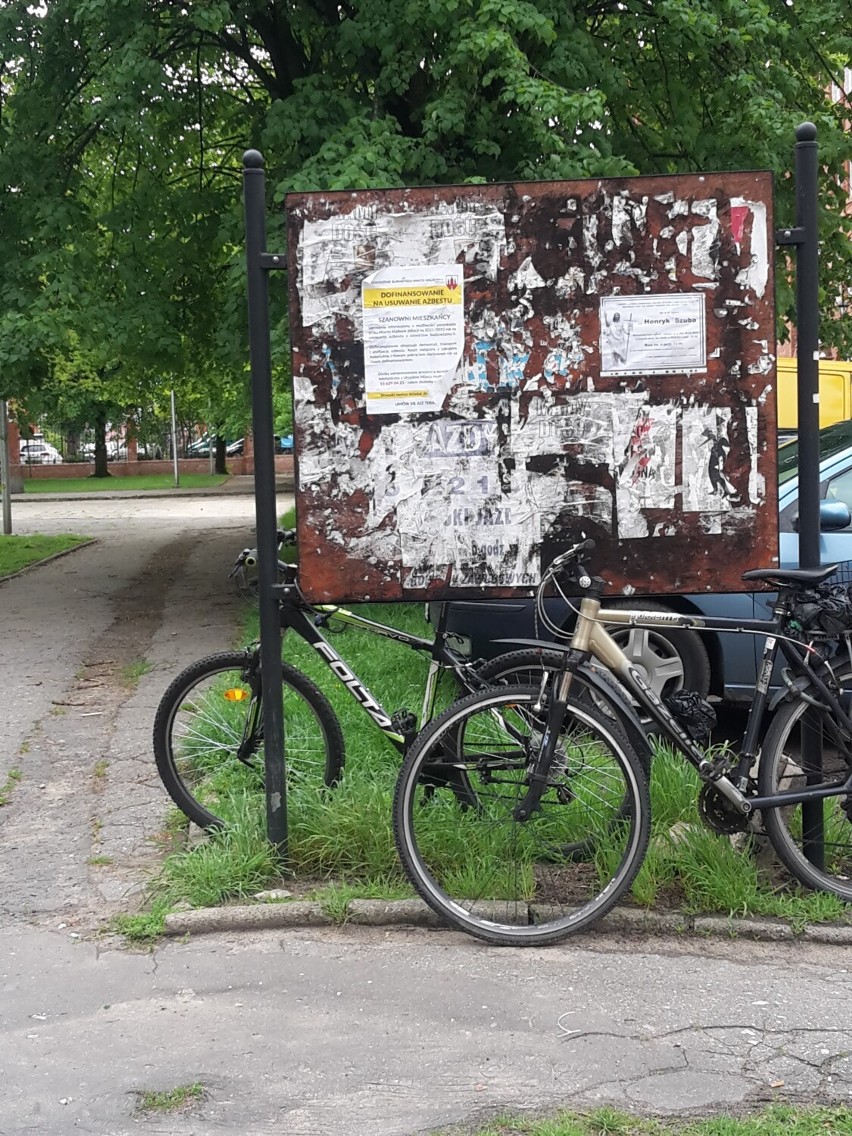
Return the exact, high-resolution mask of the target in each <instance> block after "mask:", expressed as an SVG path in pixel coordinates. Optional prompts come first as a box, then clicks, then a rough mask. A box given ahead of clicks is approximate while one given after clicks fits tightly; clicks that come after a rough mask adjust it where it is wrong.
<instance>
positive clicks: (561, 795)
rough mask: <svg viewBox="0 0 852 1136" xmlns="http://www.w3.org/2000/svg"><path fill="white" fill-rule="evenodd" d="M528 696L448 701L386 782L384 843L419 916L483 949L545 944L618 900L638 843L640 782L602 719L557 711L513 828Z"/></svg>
mask: <svg viewBox="0 0 852 1136" xmlns="http://www.w3.org/2000/svg"><path fill="white" fill-rule="evenodd" d="M538 697H539V690H538V687H537V686H513V687H502V688H495V689H492V690H486V691H481V692H478V693H476V694H472V695H469V696H468V697H467V698H463V699H461V700H460V701H459V702H457V703H456V704H455V705H454V706H452V707H451V708H450V709H449V710H448V711H446V713H444V714H442V715H441V717H440V718H436V719H435V721H434V722H432V723H431V724H430V725H429V726H428V727H427V728H426V729H425V730H424V731H423V733H422V734H421V735H420V737H419V738H418V740H417V741H416V742H415V744H414V746H413V747H412V749H411V751H410V752H409V754H408V756H407V758H406V760H405V763H404V764H403V767H402V770H401V772H400V776H399V780H398V782H397V787H396V793H395V796H394V813H393V818H394V837H395V840H396V844H397V849H398V852H399V855H400V859H401V861H402V865H403V868H404V870H405V872H406V874H407V876H408V878H409V879H410V880H411V882H412V884H413V885H414V887H415V888H416V889H417V891H418V892H419V894H420V895H421V896H422V897H423V899H424V900H425V901H426V903H428V904H429V906H430V907H431V908H432V909H433V910H434V911H436V912H437V913H438V914H439V915H441V916H442V917H443V918H445V919H446V920H447V921H448V922H449V923H451V924H453V925H454V926H455V927H457V928H459V929H461V930H463V931H466V932H468V933H470V934H472V935H476V936H478V937H479V938H482V939H485V940H486V941H487V942H490V943H500V944H510V945H516V946H534V945H540V944H545V943H553V942H556V941H558V940H559V939H562V938H564V937H565V936H567V935H569V934H571V933H573V932H575V931H579V930H581V929H583V928H584V927H588V926H589V925H590V924H592V923H593V922H595V920H597V919H599V918H600V917H601V916H602V915H604V914H605V913H606V912H607V911H608V910H609V909H610V908H611V907H612V906H613V904H615V903H616V902H617V901H618V899H619V898H620V896H621V895H623V894H624V892H625V891H626V890H627V888H629V887H630V884H631V883H632V881H633V878H634V877H635V875H636V872H637V871H638V870H639V867H640V865H641V863H642V859H643V857H644V854H645V849H646V847H647V843H648V832H649V823H650V800H649V797H648V788H647V784H646V781H645V776H644V774H643V771H642V767H641V765H640V763H639V760H638V758H637V757H636V755H635V753H634V752H633V750H632V748H631V746H630V743H629V742H628V741H627V738H626V736H625V735H624V733H623V732H622V731H621V729H620V727H619V725H618V723H617V722H616V721H614V720H613V719H610V718H607V717H605V716H602V715H597V714H596V713H595V712H594V710H593V708H590V707H587V706H583V705H581V704H580V703H579V702H577V701H576V700H574V699H571V700H570V701H569V704H568V706H567V708H566V712H565V717H564V720H563V723H562V728H561V731H560V737H559V741H558V744H557V748H556V755H555V758H554V763H553V767H552V769H551V772H550V776H549V779H548V786H547V788H546V790H545V792H544V794H543V796H542V799H541V804H540V807H539V808H538V809H537V811H536V812H534V813H533V814H532V816H531V817H530V818H529V819H528V820H526V821H523V822H522V821H519V820H517V819H516V818H515V816H514V811H515V809H516V807H517V806H518V805H519V804H520V803H521V801H522V800H523V799H524V796H525V794H526V791H527V786H528V766H529V764H530V761H531V760H532V759H533V757H534V755H535V753H536V751H537V747H538V745H540V742H541V737H542V732H543V730H544V726H545V715H546V711H537V710H536V709H535V707H536V705H537V702H538Z"/></svg>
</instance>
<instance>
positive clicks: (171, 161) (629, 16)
mask: <svg viewBox="0 0 852 1136" xmlns="http://www.w3.org/2000/svg"><path fill="white" fill-rule="evenodd" d="M848 4H849V0H820V3H819V4H814V3H812V2H811V0H558V2H557V0H353V2H345V0H344V2H342V3H341V2H340V0H337V2H335V3H327V2H326V0H300V2H299V3H292V2H291V0H183V2H182V3H180V4H178V3H175V2H174V0H44V2H43V3H42V4H41V5H33V4H32V3H31V2H30V0H5V2H4V3H2V4H0V41H2V43H3V44H4V47H5V51H4V53H3V58H5V59H6V60H7V63H6V64H5V66H4V69H3V72H2V77H1V78H2V88H0V93H1V94H2V107H0V169H2V175H3V185H4V187H6V188H5V189H4V192H3V195H2V199H0V257H2V264H0V273H2V275H0V394H2V393H3V388H4V386H5V388H6V391H7V393H15V392H17V393H18V394H23V393H25V392H26V391H29V390H32V389H33V388H34V387H36V386H37V385H38V383H39V382H43V381H44V380H45V378H46V376H48V375H49V374H50V372H51V370H52V369H54V368H55V366H56V360H58V359H62V358H65V359H67V358H68V357H69V354H70V353H71V352H72V345H73V351H76V352H78V353H81V354H83V355H84V356H85V357H86V359H87V368H86V370H87V373H90V374H98V373H107V372H108V373H109V374H110V375H111V376H112V379H111V383H110V391H109V398H110V399H112V398H113V397H114V396H115V395H116V394H117V395H118V397H119V398H120V400H121V401H122V402H123V403H124V404H125V405H129V406H135V405H141V404H143V403H144V402H145V398H143V397H142V396H143V394H146V395H149V394H150V392H151V391H153V390H156V389H162V390H167V389H170V388H171V387H175V388H176V389H177V390H178V395H179V399H185V400H186V401H189V402H192V403H193V405H197V406H198V407H199V412H201V411H204V414H205V417H204V419H203V420H208V419H209V420H210V421H211V422H212V423H213V427H214V429H220V428H221V429H222V430H223V432H225V433H230V432H232V431H234V430H235V428H236V427H237V422H238V421H239V420H241V421H242V424H243V426H244V425H245V423H247V421H248V415H249V411H248V407H249V402H248V383H247V376H246V367H245V364H246V328H245V299H244V264H243V253H242V247H243V245H242V241H243V228H242V205H241V195H240V180H239V177H240V158H241V154H242V152H243V150H245V149H246V148H248V147H250V146H253V147H257V148H259V149H261V150H262V151H263V153H264V154H265V156H266V159H267V169H268V186H269V193H270V205H271V206H272V207H273V209H272V212H271V213H270V225H269V238H268V239H269V246H270V247H283V243H284V233H283V226H282V223H281V222H282V216H281V212H282V211H281V209H280V208H279V206H280V205H281V203H282V201H283V196H284V194H285V193H286V192H287V191H288V190H291V189H300V190H319V189H335V188H361V187H367V186H400V185H415V184H429V183H436V182H437V183H458V182H473V181H491V180H531V179H552V178H556V179H563V178H565V179H571V178H578V177H598V176H606V177H618V176H622V175H626V176H629V175H633V174H640V173H641V174H648V173H659V174H666V173H673V172H690V171H705V170H726V169H750V168H769V169H772V170H774V171H775V173H776V175H777V181H776V188H777V214H776V223H777V224H779V225H782V224H791V223H792V221H793V218H794V192H793V185H792V179H791V167H792V155H793V140H794V134H793V132H794V128H795V126H796V125H797V124H798V123H799V122H800V121H802V120H804V119H811V120H813V121H814V122H815V123H816V124H817V127H818V129H819V142H820V154H821V159H822V164H823V180H822V222H823V228H822V232H823V240H824V246H823V256H822V267H823V290H824V295H823V301H824V302H823V313H824V317H825V318H824V320H823V325H822V335H823V339H824V340H825V341H826V342H828V343H834V344H836V345H837V346H838V347H839V348H840V350H841V351H842V352H844V353H846V354H852V317H850V314H849V310H848V309H846V310H845V311H842V310H838V308H837V306H836V305H837V297H838V296H844V295H845V296H846V297H848V296H849V294H850V293H849V289H850V286H852V251H850V250H851V249H852V246H850V241H849V235H850V224H852V220H850V218H849V216H848V215H847V216H845V217H844V208H845V205H846V189H845V188H844V187H843V185H842V180H843V176H844V173H845V167H844V163H846V162H848V161H849V159H850V157H852V144H850V135H849V133H848V132H847V131H845V130H844V114H845V115H846V118H847V119H848V118H849V117H852V110H850V108H849V105H848V101H847V103H846V105H845V107H844V106H843V105H842V104H838V103H834V104H833V103H832V102H831V100H830V97H829V95H828V91H829V88H830V84H831V83H832V81H834V82H835V83H839V84H840V85H842V81H843V68H844V65H846V66H848V65H849V62H850V60H852V33H851V32H850V28H852V24H850V20H849V18H848V17H849V7H848ZM779 265H780V266H782V267H783V265H784V261H783V260H779ZM779 279H780V280H781V286H780V288H779V299H780V301H781V305H780V306H781V308H782V314H783V313H789V310H790V304H791V295H792V294H791V292H790V289H789V286H788V285H787V284H786V283H785V282H784V280H783V275H782V274H781V273H779ZM284 296H285V289H284V287H283V281H282V279H281V277H280V276H277V275H276V276H275V277H273V287H272V297H273V302H274V305H275V306H274V314H275V327H274V354H275V357H276V359H278V360H281V361H282V362H281V368H282V378H286V358H287V354H288V351H287V330H286V326H287V325H286V312H285V306H284ZM838 316H839V317H840V318H837V317H838ZM242 432H243V427H240V428H239V429H236V430H235V436H238V435H239V434H240V433H242Z"/></svg>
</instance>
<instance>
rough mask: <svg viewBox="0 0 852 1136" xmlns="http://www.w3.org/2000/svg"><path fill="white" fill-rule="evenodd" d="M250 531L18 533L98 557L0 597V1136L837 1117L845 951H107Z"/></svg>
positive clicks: (242, 944) (95, 515)
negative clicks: (15, 773) (197, 662)
mask: <svg viewBox="0 0 852 1136" xmlns="http://www.w3.org/2000/svg"><path fill="white" fill-rule="evenodd" d="M28 510H29V512H28ZM253 510H254V502H253V499H252V498H251V497H243V498H238V497H221V498H220V497H216V498H210V497H204V498H175V499H168V500H167V501H165V502H164V501H162V500H156V501H155V500H151V501H141V502H135V501H112V502H110V501H94V500H91V501H85V502H83V503H79V504H78V503H77V502H41V501H34V502H26V503H24V504H22V505H21V506H20V507H18V506H16V509H15V526H16V531H19V532H22V531H39V530H40V531H68V530H72V531H77V532H91V533H92V534H93V535H95V536H97V538H98V542H97V543H96V544H94V545H92V546H90V547H89V548H87V549H83V550H81V551H79V552H76V553H75V554H73V555H72V556H70V557H66V558H63V559H61V560H57V561H55V562H53V563H52V564H50V565H47V566H44V567H42V568H39V569H38V570H37V571H35V572H31V573H28V574H26V575H25V576H22V577H20V578H19V579H17V580H14V581H10V582H8V583H6V584H4V585H0V616H2V628H3V631H2V640H0V658H2V661H3V676H4V695H5V697H4V699H3V700H2V702H0V782H1V781H2V779H3V778H4V777H5V776H6V774H7V773H8V771H9V770H10V769H12V768H15V769H20V771H21V773H22V779H21V781H20V782H19V783H17V785H16V786H15V788H14V790H13V792H12V795H11V801H10V804H9V805H7V806H6V807H5V808H3V809H0V871H1V872H2V879H3V887H2V892H0V911H2V923H0V1023H2V1031H0V1068H2V1070H3V1077H2V1079H0V1133H16V1134H17V1133H24V1132H29V1131H34V1132H39V1133H51V1134H52V1133H56V1134H63V1136H64V1134H66V1133H70V1132H81V1133H88V1134H91V1136H95V1134H97V1136H124V1134H125V1133H130V1132H134V1133H140V1132H141V1133H146V1132H150V1133H158V1134H159V1133H169V1134H170V1136H190V1134H198V1136H202V1134H209V1133H240V1134H241V1136H255V1134H256V1136H261V1134H268V1133H273V1132H275V1133H276V1134H278V1133H281V1134H287V1136H289V1134H294V1136H295V1134H299V1136H301V1134H308V1133H310V1134H311V1136H315V1134H328V1136H337V1134H340V1136H344V1134H345V1136H368V1134H369V1136H375V1134H382V1136H397V1134H398V1136H411V1134H413V1133H420V1132H430V1131H434V1130H435V1129H438V1128H441V1127H444V1126H453V1125H460V1124H465V1125H467V1124H470V1123H472V1122H474V1121H476V1120H477V1119H478V1118H484V1117H486V1116H487V1115H490V1114H493V1113H494V1112H498V1111H502V1110H507V1109H508V1110H518V1111H522V1110H530V1109H546V1108H555V1107H562V1106H568V1107H572V1106H573V1107H577V1108H585V1107H591V1106H596V1105H600V1104H603V1103H606V1104H612V1105H616V1106H619V1107H622V1108H626V1109H632V1110H636V1111H641V1112H653V1113H661V1114H672V1113H680V1112H696V1113H707V1112H715V1111H721V1112H726V1113H730V1112H732V1111H739V1110H742V1109H746V1108H751V1107H754V1106H756V1105H757V1104H759V1103H761V1102H765V1101H768V1100H787V1101H789V1100H793V1101H808V1102H820V1103H828V1102H834V1101H846V1100H848V1099H849V1098H850V1096H852V970H850V957H849V954H848V950H847V949H845V948H842V947H833V946H816V945H805V944H798V943H779V944H760V943H753V942H746V941H735V940H726V941H722V940H716V939H706V940H702V939H695V938H691V939H687V938H684V939H678V940H675V939H662V938H660V939H654V938H639V937H633V938H623V939H619V938H616V937H614V936H612V935H608V934H607V933H606V932H605V931H604V930H599V931H597V932H595V933H590V934H588V935H586V936H584V937H583V938H577V939H574V940H570V941H569V942H567V943H565V944H563V945H562V946H560V947H557V948H551V949H548V950H541V949H533V950H525V951H513V950H506V949H497V948H492V947H488V946H486V945H484V944H481V943H478V942H474V941H473V940H470V939H467V938H465V937H462V936H460V935H457V934H455V933H453V932H449V931H446V932H445V931H425V930H424V931H414V930H411V931H408V930H404V929H399V928H393V929H389V930H386V931H385V930H380V929H375V928H374V929H368V928H363V929H360V928H359V929H355V928H341V929H317V928H311V929H305V930H302V931H288V932H283V933H282V932H280V931H268V932H263V933H250V934H247V933H243V934H239V935H236V934H219V935H208V936H199V937H197V938H195V939H191V940H189V941H186V942H168V943H165V944H163V945H161V946H159V947H158V948H157V949H156V950H155V951H154V952H152V953H145V952H141V951H135V950H130V949H128V948H127V947H125V946H124V945H123V944H122V943H121V942H120V941H119V940H117V939H116V938H114V937H112V936H110V935H109V934H104V933H103V930H102V923H103V919H104V917H105V916H106V915H108V914H109V913H111V912H112V911H114V910H119V909H127V908H128V907H129V906H131V905H132V904H133V903H134V902H135V901H136V899H137V896H138V891H139V888H140V886H141V884H142V883H143V882H144V880H145V879H146V878H147V876H148V874H149V873H150V870H151V868H152V866H153V865H154V864H155V863H156V859H157V856H158V854H159V853H158V848H157V845H156V843H155V840H156V834H157V832H158V831H159V829H160V828H161V827H162V821H163V817H164V814H165V811H166V810H167V808H168V801H167V799H166V798H165V795H164V793H163V791H162V789H161V787H160V786H159V783H158V781H157V778H156V774H155V772H154V770H153V765H152V761H151V755H150V730H151V724H152V720H153V713H154V708H155V706H156V702H157V699H158V698H159V695H160V694H161V693H162V690H163V689H164V688H165V686H166V685H167V683H168V682H169V681H170V679H171V677H172V676H173V675H174V673H176V671H177V670H179V669H180V668H181V667H183V666H184V665H186V663H188V662H189V661H191V660H192V659H194V658H197V657H198V656H200V655H203V654H206V653H208V652H210V651H214V650H218V649H221V648H222V647H223V646H224V643H223V640H225V641H228V642H229V641H230V639H229V638H228V637H229V636H231V635H232V634H233V633H234V631H235V630H236V627H237V625H238V622H239V618H240V614H241V608H240V604H239V601H238V600H237V599H235V597H234V596H233V595H232V593H231V592H230V590H229V589H228V588H227V586H226V584H225V579H224V577H225V575H226V574H227V570H228V568H229V566H230V562H231V561H232V559H233V555H234V551H235V549H239V548H240V547H242V545H243V544H244V543H246V541H247V540H250V539H251V530H252V528H253V523H254V511H253ZM139 660H145V661H146V664H150V667H151V669H150V670H148V671H146V672H145V673H144V674H142V676H141V679H140V680H139V682H138V685H135V686H128V685H127V683H126V676H127V673H128V668H133V667H134V664H136V663H138V662H139ZM152 841H154V842H153V843H152ZM196 1082H200V1083H201V1084H202V1085H203V1086H204V1097H203V1099H202V1100H200V1101H199V1102H197V1103H196V1104H195V1105H193V1106H192V1108H191V1109H190V1110H189V1111H186V1112H182V1113H180V1114H175V1115H171V1116H139V1115H137V1113H136V1111H135V1110H136V1104H137V1100H138V1094H139V1093H140V1092H142V1091H144V1090H151V1089H154V1090H168V1089H171V1088H174V1087H176V1086H179V1085H187V1084H193V1083H196Z"/></svg>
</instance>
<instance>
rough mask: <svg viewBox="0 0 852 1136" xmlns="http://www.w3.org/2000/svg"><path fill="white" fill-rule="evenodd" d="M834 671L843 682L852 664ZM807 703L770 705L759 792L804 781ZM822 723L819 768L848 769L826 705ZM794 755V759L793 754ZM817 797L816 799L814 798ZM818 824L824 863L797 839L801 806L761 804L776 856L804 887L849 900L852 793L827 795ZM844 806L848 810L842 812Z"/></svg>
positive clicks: (851, 673) (851, 896) (833, 772)
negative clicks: (803, 732) (821, 829)
mask: <svg viewBox="0 0 852 1136" xmlns="http://www.w3.org/2000/svg"><path fill="white" fill-rule="evenodd" d="M835 673H836V676H837V678H838V679H839V680H840V681H841V682H843V681H845V682H847V683H848V682H849V681H850V679H852V669H850V668H848V667H845V668H841V669H839V670H838V671H837V672H835ZM809 708H810V707H809V705H808V703H807V702H805V701H804V700H797V701H794V702H787V703H782V705H781V706H779V708H778V709H777V710H776V711H775V714H774V715H773V718H772V721H771V723H770V725H769V728H768V730H767V731H766V738H765V739H764V742H763V745H762V747H761V751H760V764H759V765H758V772H757V788H758V793H759V794H760V796H762V797H763V796H767V797H768V796H771V795H772V794H774V793H777V792H779V791H783V790H784V789H785V788H793V787H794V785H795V782H796V780H799V779H800V780H801V783H802V784H804V778H805V777H806V774H807V770H806V768H804V766H803V764H802V763H801V760H800V758H801V738H800V735H799V727H800V726H801V724H802V719H803V718H804V715H805V712H806V711H807V710H808V709H809ZM819 718H820V720H821V722H822V727H823V772H824V773H825V774H827V775H828V776H832V775H837V776H840V775H841V774H842V775H844V776H845V775H848V773H849V766H848V764H847V762H846V760H845V758H843V755H842V754H841V753H838V751H837V748H836V746H833V745H832V737H835V738H836V737H837V731H838V730H839V729H840V726H839V724H836V723H834V721H833V716H832V714H831V712H830V711H829V710H828V708H826V709H825V710H824V711H821V712H820V713H819ZM797 758H798V759H799V760H797ZM818 803H819V802H818ZM821 804H822V814H823V825H824V834H825V840H824V853H825V868H824V869H821V868H818V867H817V866H816V865H814V864H812V863H811V862H810V860H808V858H807V856H806V855H805V851H804V847H803V841H802V806H801V805H790V806H787V807H786V808H777V809H763V811H762V818H763V824H764V827H765V829H766V835H767V836H768V838H769V842H770V844H771V845H772V847H773V849H774V851H775V853H776V855H777V856H778V859H779V860H780V861H781V863H782V864H783V865H784V867H785V868H787V870H788V871H789V872H790V874H791V875H792V876H794V877H795V879H797V880H798V881H799V882H800V883H801V884H803V885H804V886H805V887H807V888H810V889H811V890H812V891H826V892H831V893H832V894H834V895H836V896H839V898H840V899H842V900H845V901H846V902H847V903H849V902H852V798H846V797H828V798H826V799H825V800H823V801H822V802H821ZM847 809H848V810H849V811H848V812H847Z"/></svg>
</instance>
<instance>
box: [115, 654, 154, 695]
mask: <svg viewBox="0 0 852 1136" xmlns="http://www.w3.org/2000/svg"><path fill="white" fill-rule="evenodd" d="M153 669H154V664H153V663H151V662H149V661H148V660H147V659H134V660H133V661H132V662H130V663H128V664H127V665H126V666H124V667H122V668H121V681H122V683H123V684H124V686H126V687H127V688H128V689H133V687H135V686H136V685H137V684H138V682H139V679H140V678H141V677H142V676H143V675H146V674H148V672H149V671H152V670H153Z"/></svg>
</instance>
